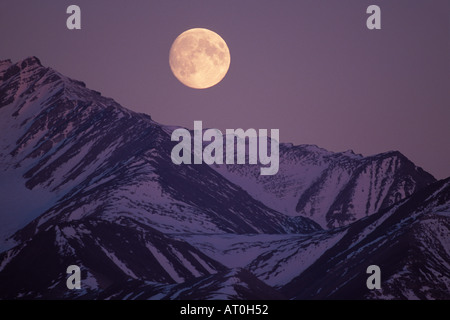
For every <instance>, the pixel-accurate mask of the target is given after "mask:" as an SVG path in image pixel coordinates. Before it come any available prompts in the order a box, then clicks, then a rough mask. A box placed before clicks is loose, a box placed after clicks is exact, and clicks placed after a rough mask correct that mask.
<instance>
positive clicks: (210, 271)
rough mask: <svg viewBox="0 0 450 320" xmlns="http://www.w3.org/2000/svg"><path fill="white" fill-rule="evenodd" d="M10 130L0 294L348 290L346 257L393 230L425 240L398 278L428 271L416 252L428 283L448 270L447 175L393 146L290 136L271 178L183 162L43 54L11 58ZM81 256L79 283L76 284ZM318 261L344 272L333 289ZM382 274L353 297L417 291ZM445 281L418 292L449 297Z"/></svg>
mask: <svg viewBox="0 0 450 320" xmlns="http://www.w3.org/2000/svg"><path fill="white" fill-rule="evenodd" d="M0 129H1V133H2V134H1V135H0V195H1V197H0V208H1V213H0V298H24V299H29V298H58V299H59V298H62V299H65V298H67V299H70V298H92V299H163V298H164V299H219V298H226V299H275V298H279V299H283V298H314V297H325V298H329V297H341V296H342V297H347V295H346V294H347V293H346V292H347V291H345V290H344V289H342V290H340V289H339V288H341V287H340V286H341V285H342V288H347V287H346V284H343V283H340V282H339V281H341V280H342V281H347V280H348V283H353V282H352V281H351V280H352V279H353V278H351V279H348V278H346V276H345V274H342V273H340V272H341V271H342V269H339V267H340V266H342V265H345V264H346V263H347V262H346V261H347V259H353V258H351V257H355V258H354V259H355V260H354V261H355V262H354V263H355V265H358V263H359V264H361V266H360V268H363V262H364V261H365V259H368V257H370V256H371V253H372V251H370V250H369V249H370V248H372V247H371V245H372V244H375V243H381V244H383V245H385V244H389V243H390V241H388V240H389V239H387V238H386V234H388V233H389V232H391V233H392V234H393V239H394V242H393V243H392V244H391V245H393V246H395V244H396V242H395V241H397V239H402V241H406V240H405V239H406V238H407V237H413V236H414V239H415V240H414V241H413V243H411V244H410V247H408V248H409V249H411V250H406V251H401V250H400V251H399V252H400V253H398V252H397V255H396V257H395V258H396V259H397V260H398V261H400V262H398V263H397V264H395V266H389V267H388V268H389V270H392V274H391V275H390V277H389V278H388V277H386V279H390V280H389V281H392V286H394V285H397V284H398V281H399V280H398V279H403V278H402V277H406V278H407V279H412V277H413V276H419V275H420V274H419V273H417V272H419V271H418V269H417V268H418V266H419V264H417V263H415V262H414V261H415V260H414V259H416V258H417V259H419V260H420V259H422V260H420V261H422V262H423V261H425V260H424V259H425V258H424V257H427V259H429V261H431V262H430V263H431V264H432V266H433V268H434V269H432V268H431V267H430V268H429V269H427V270H425V269H420V272H422V273H424V274H425V275H426V278H427V279H428V278H430V277H433V275H434V274H435V273H433V272H435V271H436V270H438V271H436V272H440V273H439V275H442V276H447V279H448V272H447V273H446V271H445V270H447V271H448V263H449V255H448V251H449V250H450V249H449V247H450V245H449V243H448V239H449V237H448V211H449V210H448V208H449V206H448V203H449V199H448V193H449V189H448V185H447V187H445V186H444V185H442V182H435V183H433V182H434V178H433V177H432V176H431V175H429V174H428V173H426V172H424V171H423V170H422V169H420V168H418V167H416V166H415V165H414V164H413V163H411V162H410V161H409V160H408V159H406V158H405V157H404V156H402V155H401V154H400V153H398V152H390V153H386V154H381V155H376V156H372V157H366V158H364V157H362V156H358V155H354V154H352V153H332V152H328V151H326V150H323V149H319V148H317V147H314V146H297V147H295V146H292V145H286V144H282V145H281V149H280V171H279V173H278V174H277V175H276V176H272V177H267V176H266V177H264V176H260V175H259V166H249V165H244V166H219V167H217V166H214V167H213V166H208V165H206V164H203V165H181V166H177V165H175V164H173V163H172V161H171V157H170V153H171V150H172V147H173V146H174V142H172V141H171V139H170V132H171V130H172V129H171V128H169V127H165V126H163V125H160V124H158V123H156V122H154V121H153V120H152V119H151V118H150V117H149V116H147V115H144V114H138V113H135V112H132V111H130V110H127V109H125V108H123V107H122V106H120V105H118V104H117V103H116V102H115V101H114V100H112V99H110V98H105V97H103V96H101V94H100V93H98V92H96V91H93V90H90V89H88V88H86V86H85V85H84V83H82V82H80V81H75V80H72V79H69V78H67V77H65V76H63V75H62V74H60V73H58V72H57V71H55V70H52V69H50V68H47V67H44V66H42V64H41V63H40V61H39V60H38V59H37V58H35V57H31V58H27V59H25V60H23V61H20V62H17V63H12V62H11V61H9V60H8V61H1V62H0ZM445 183H447V184H448V182H445ZM429 184H431V185H429ZM428 185H429V186H428ZM438 189H439V190H438ZM418 190H422V191H420V192H418ZM430 190H431V191H430ZM411 194H413V195H412V196H410V195H411ZM421 194H429V196H430V197H429V198H423V197H420V195H421ZM416 195H417V196H416ZM402 199H403V200H402ZM432 199H436V200H435V201H434V200H432ZM433 201H434V202H433ZM408 204H409V205H408ZM405 206H406V207H408V208H410V210H409V211H407V210H400V208H404V207H405ZM383 208H386V209H383ZM424 208H427V209H426V210H428V211H426V210H425V209H424ZM424 210H425V211H424ZM433 210H434V211H435V210H438V212H437V211H436V212H437V215H428V213H431V212H434V211H433ZM375 212H376V213H375ZM399 212H400V213H399ZM397 216H398V217H399V216H401V217H403V218H404V219H406V220H405V221H403V220H400V222H399V221H397V220H395V219H394V218H392V217H397ZM424 217H428V218H427V219H429V220H427V219H425V218H424ZM403 218H402V219H403ZM408 219H409V220H408ZM430 219H431V220H433V222H430V221H431V220H430ZM352 221H356V222H355V223H353V224H351V225H348V224H349V223H350V222H352ZM387 221H390V222H389V223H387ZM425 221H427V222H426V223H425ZM406 222H408V223H406ZM320 225H321V226H323V227H324V228H325V230H324V229H323V228H321V226H320ZM413 226H416V227H414V228H417V229H412V228H413ZM419 226H420V228H419ZM333 227H338V228H333ZM433 228H434V229H433ZM424 230H425V231H424ZM422 231H423V232H422ZM438 232H441V233H438ZM438 234H441V236H438ZM394 235H395V237H394ZM349 237H350V238H349ZM374 241H375V242H374ZM430 243H432V244H433V251H430V252H432V254H431V253H429V254H424V256H422V255H421V253H419V251H418V250H419V249H420V250H422V249H421V248H424V247H426V246H427V245H428V244H430ZM381 244H380V245H379V246H377V247H376V248H377V250H379V252H380V254H381V253H382V254H385V251H383V250H384V249H383V248H384V247H383V246H382V245H381ZM403 248H404V247H402V249H403ZM418 248H419V249H418ZM374 250H375V249H374ZM377 252H378V251H377ZM430 255H431V256H430ZM328 259H330V261H333V263H332V266H330V267H329V268H328V269H325V270H322V269H319V271H318V273H317V276H316V274H315V273H311V272H312V271H311V270H316V269H317V268H318V267H317V266H318V265H326V264H327V263H331V262H329V261H328ZM420 261H419V262H420ZM410 262H411V264H408V263H410ZM402 263H403V265H402ZM424 263H425V262H424ZM72 264H75V265H78V266H80V268H81V270H82V290H80V291H69V290H68V289H67V288H66V279H67V274H66V268H67V266H69V265H72ZM400 266H402V267H404V268H406V267H410V269H408V270H409V271H410V274H406V273H403V269H401V268H400ZM394 267H395V268H394ZM348 268H350V269H352V267H351V265H349V266H348ZM358 268H359V267H358ZM445 268H447V269H445ZM358 270H359V269H358ZM322 271H323V272H325V273H327V275H328V272H330V275H331V274H334V275H335V276H336V277H337V278H339V279H336V281H338V282H339V286H336V288H338V289H337V290H336V291H335V292H331V291H332V289H330V288H331V287H326V286H325V285H324V283H322V280H321V279H322V278H321V277H324V275H323V274H321V273H320V272H322ZM427 272H428V273H430V275H428V273H427ZM330 277H331V276H330ZM355 277H356V276H355ZM360 277H363V278H364V277H365V273H363V274H362V276H361V275H360ZM396 277H397V278H396ZM406 278H405V279H406ZM396 279H397V280H396ZM433 279H434V278H433ZM308 281H309V282H308ZM432 282H433V283H435V281H434V280H433V281H432ZM386 283H387V284H389V285H388V286H387V287H386V289H384V291H383V292H382V293H380V292H379V293H378V295H374V294H372V295H371V294H370V293H367V292H365V293H364V295H354V296H351V297H366V298H389V297H390V296H391V295H392V296H393V297H409V296H407V295H404V296H402V295H400V294H397V293H395V292H393V291H392V290H388V287H390V286H391V284H390V283H391V282H386ZM424 283H425V282H424ZM445 283H447V282H445V281H444V284H445ZM362 284H364V285H365V278H364V281H363V282H362ZM424 285H425V284H424ZM404 286H405V290H404V292H406V290H409V289H410V288H412V287H413V286H414V283H413V282H406V284H404ZM310 287H311V288H312V289H311V290H309V288H310ZM447 287H448V286H447ZM444 289H445V287H444V286H441V287H438V288H437V289H433V290H435V291H433V292H432V293H429V294H425V295H419V293H415V294H416V296H418V297H420V298H436V297H446V295H445V293H443V292H447V293H448V290H447V291H445V290H444ZM314 290H315V291H314ZM411 290H412V289H411ZM402 292H403V291H402ZM408 292H409V291H408ZM414 292H415V291H414Z"/></svg>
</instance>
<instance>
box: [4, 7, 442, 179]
mask: <svg viewBox="0 0 450 320" xmlns="http://www.w3.org/2000/svg"><path fill="white" fill-rule="evenodd" d="M70 4H77V5H79V6H80V7H81V10H82V28H83V29H82V30H81V31H69V30H67V29H66V18H67V16H68V15H67V14H66V13H65V11H66V8H67V6H68V5H70ZM370 4H377V5H379V6H380V7H381V10H382V30H378V31H369V30H368V29H367V28H366V18H367V15H366V13H365V11H366V8H367V7H368V6H369V5H370ZM193 27H202V28H208V29H211V30H213V31H215V32H217V33H218V34H220V35H221V36H222V37H223V38H224V40H225V41H226V42H227V44H228V46H229V48H230V52H231V67H230V70H229V72H228V75H227V76H226V77H225V79H224V80H223V81H222V82H221V83H220V84H219V85H217V86H215V87H213V88H211V89H207V90H194V89H190V88H187V87H185V86H184V85H182V84H181V83H179V82H178V80H176V78H175V77H174V76H173V75H172V73H171V71H170V67H169V64H168V53H169V49H170V46H171V44H172V42H173V41H174V40H175V38H176V37H177V36H178V35H179V34H180V33H182V32H183V31H185V30H187V29H190V28H193ZM32 55H35V56H37V57H39V58H40V59H41V61H42V63H43V64H44V65H46V66H49V67H52V68H54V69H57V70H58V71H60V72H61V73H63V74H65V75H67V76H70V77H72V78H75V79H78V80H83V81H84V82H86V84H87V86H88V87H89V88H91V89H95V90H98V91H100V92H102V94H103V95H105V96H109V97H112V98H114V99H116V101H118V102H119V103H121V104H122V105H123V106H125V107H127V108H130V109H132V110H135V111H138V112H144V113H147V114H149V115H151V116H152V117H153V119H154V120H156V121H158V122H160V123H163V124H173V125H182V126H186V127H190V128H192V126H193V122H194V120H202V121H203V124H204V126H205V127H214V128H219V129H225V128H239V127H241V128H244V129H247V128H257V129H258V128H266V129H280V139H281V141H282V142H293V143H295V144H304V143H306V144H317V145H319V146H320V147H323V148H326V149H329V150H331V151H345V150H348V149H353V150H354V151H355V152H356V153H362V154H364V155H371V154H375V153H380V152H385V151H389V150H399V151H401V152H402V153H404V154H405V155H406V156H407V157H409V158H410V159H411V160H412V161H414V162H415V163H416V164H417V165H419V166H422V167H423V168H424V169H425V170H427V171H429V172H430V173H432V174H433V175H435V176H436V177H437V178H444V177H447V176H450V142H449V138H450V1H448V0H433V1H427V0H404V1H402V0H396V1H392V0H389V1H387V0H384V1H381V0H371V1H364V0H341V1H336V0H327V1H321V0H297V1H261V0H227V1H210V0H209V1H192V0H190V1H168V0H166V1H148V0H145V1H144V0H139V1H137V0H133V1H111V0H110V1H100V0H96V1H85V0H74V1H54V0H40V1H30V0H29V1H22V0H2V1H1V3H0V59H7V58H9V59H12V60H13V61H17V60H19V59H23V58H25V57H27V56H32Z"/></svg>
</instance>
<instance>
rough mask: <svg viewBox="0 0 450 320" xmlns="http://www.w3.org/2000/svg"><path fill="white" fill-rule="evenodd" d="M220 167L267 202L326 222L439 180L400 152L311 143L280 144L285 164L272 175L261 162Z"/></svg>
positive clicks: (345, 219) (341, 220)
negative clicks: (361, 151) (340, 149)
mask: <svg viewBox="0 0 450 320" xmlns="http://www.w3.org/2000/svg"><path fill="white" fill-rule="evenodd" d="M215 168H216V170H217V171H218V172H220V173H221V174H222V175H223V176H224V177H226V178H227V179H229V180H230V181H232V182H234V183H236V184H238V185H239V186H241V187H242V188H244V189H245V190H247V191H248V192H249V193H250V194H251V195H252V196H253V197H254V198H255V199H258V200H260V201H261V202H263V203H264V204H265V205H267V206H268V207H271V208H274V209H275V210H278V211H280V212H283V213H285V214H287V215H291V216H296V215H301V216H304V217H308V218H311V219H313V220H314V221H316V222H317V223H319V224H320V225H321V226H322V227H323V228H333V227H339V226H344V225H347V224H349V223H351V222H354V221H356V220H358V219H361V218H363V217H365V216H368V215H371V214H373V213H375V212H377V211H378V210H380V209H383V208H386V207H388V206H390V205H392V204H394V203H396V202H398V201H400V200H402V199H404V198H405V197H407V196H409V195H411V194H413V193H414V192H416V191H418V190H420V189H422V188H423V187H425V186H427V185H429V184H430V183H432V182H434V181H435V179H434V178H433V177H432V176H431V175H430V174H428V173H427V172H425V171H423V170H422V169H421V168H419V167H417V166H415V165H414V164H413V163H412V162H411V161H409V160H408V159H407V158H406V157H405V156H403V155H402V154H401V153H400V152H387V153H384V154H379V155H375V156H370V157H363V156H361V155H356V154H354V153H353V152H351V151H348V152H344V153H333V152H329V151H326V150H324V149H321V148H318V147H316V146H311V145H302V146H292V145H290V144H281V145H280V170H279V172H278V173H277V174H276V175H273V176H261V175H260V174H259V166H237V165H220V166H215Z"/></svg>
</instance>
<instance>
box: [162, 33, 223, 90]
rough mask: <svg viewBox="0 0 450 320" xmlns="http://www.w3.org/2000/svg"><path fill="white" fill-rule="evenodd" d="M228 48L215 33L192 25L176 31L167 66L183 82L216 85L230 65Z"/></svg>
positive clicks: (207, 85)
mask: <svg viewBox="0 0 450 320" xmlns="http://www.w3.org/2000/svg"><path fill="white" fill-rule="evenodd" d="M230 61H231V58H230V51H229V49H228V46H227V44H226V43H225V41H224V40H223V39H222V38H221V37H220V36H219V35H218V34H217V33H215V32H213V31H211V30H208V29H203V28H195V29H190V30H187V31H185V32H183V33H182V34H180V35H179V36H178V37H177V38H176V39H175V41H174V43H173V44H172V47H171V48H170V54H169V63H170V68H171V69H172V72H173V74H174V75H175V77H176V78H177V79H178V80H180V82H181V83H183V84H184V85H186V86H188V87H190V88H194V89H206V88H210V87H212V86H215V85H216V84H218V83H219V82H220V81H222V79H223V78H224V77H225V75H226V74H227V72H228V69H229V68H230Z"/></svg>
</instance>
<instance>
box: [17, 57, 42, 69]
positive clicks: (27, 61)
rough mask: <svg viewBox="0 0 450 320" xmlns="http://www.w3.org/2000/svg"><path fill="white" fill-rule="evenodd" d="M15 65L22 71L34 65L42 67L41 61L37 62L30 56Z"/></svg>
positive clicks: (36, 59) (35, 58)
mask: <svg viewBox="0 0 450 320" xmlns="http://www.w3.org/2000/svg"><path fill="white" fill-rule="evenodd" d="M17 65H20V67H21V68H22V69H25V68H26V67H28V66H34V65H37V66H40V67H42V63H41V60H39V59H38V58H37V57H35V56H31V57H28V58H25V59H23V60H21V61H18V62H17Z"/></svg>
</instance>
